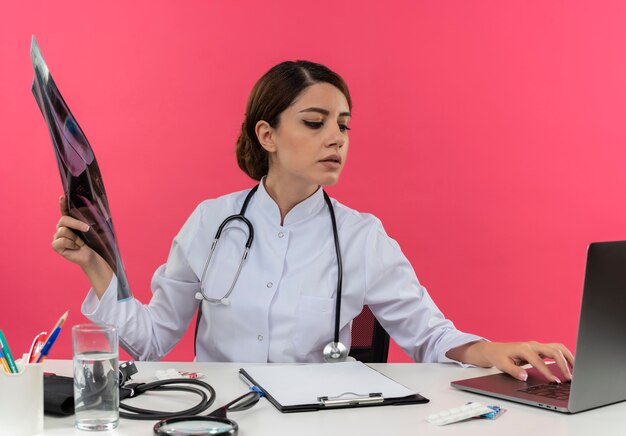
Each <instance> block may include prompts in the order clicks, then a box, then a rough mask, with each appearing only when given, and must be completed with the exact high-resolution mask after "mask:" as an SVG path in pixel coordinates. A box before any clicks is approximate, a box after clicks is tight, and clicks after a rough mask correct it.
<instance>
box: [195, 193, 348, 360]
mask: <svg viewBox="0 0 626 436" xmlns="http://www.w3.org/2000/svg"><path fill="white" fill-rule="evenodd" d="M258 188H259V185H256V186H255V187H254V188H252V189H251V190H250V192H249V193H248V195H247V196H246V198H245V200H244V202H243V206H241V210H240V211H239V213H238V214H235V215H231V216H229V217H228V218H226V219H225V220H224V221H223V222H222V224H220V226H219V227H218V229H217V232H216V233H215V238H213V243H212V244H211V251H210V252H209V255H208V257H207V259H206V262H205V263H204V269H203V270H202V277H201V278H200V292H197V293H196V298H197V299H198V300H204V301H207V302H209V303H212V304H224V305H228V304H230V300H229V299H228V297H230V294H231V293H232V292H233V289H234V288H235V284H236V283H237V279H238V278H239V274H240V273H241V269H242V267H243V264H244V262H245V261H246V258H247V257H248V252H249V251H250V247H251V246H252V241H253V240H254V226H253V225H252V223H251V222H250V220H248V218H246V217H245V213H246V209H247V208H248V203H249V202H250V199H251V198H252V196H253V195H254V193H255V192H256V191H257V189H258ZM323 194H324V201H325V202H326V205H327V206H328V212H329V213H330V221H331V223H332V226H333V237H334V240H335V252H336V253H337V299H336V302H335V332H334V337H333V341H332V342H330V343H329V344H328V345H326V347H324V351H323V355H324V360H325V361H326V362H342V361H344V360H346V357H347V356H348V350H347V348H346V346H345V345H343V344H342V343H341V342H339V323H340V314H341V284H342V281H343V268H342V261H341V250H340V249H339V235H338V234H337V222H336V220H335V209H334V208H333V205H332V203H331V201H330V198H329V197H328V195H327V194H326V192H323ZM232 221H242V222H243V223H244V224H245V225H246V226H247V227H248V239H247V241H246V244H245V250H244V252H243V256H242V257H241V261H240V262H239V267H238V268H237V272H236V273H235V278H234V279H233V281H232V283H231V285H230V288H229V289H228V291H226V293H225V294H224V296H223V297H222V298H209V297H208V296H207V295H206V293H205V291H204V278H205V277H206V272H207V269H208V268H209V264H210V263H211V259H212V258H213V253H214V252H215V248H216V246H217V243H218V241H219V239H220V237H221V236H222V231H223V230H224V228H225V227H226V225H227V224H228V223H230V222H232ZM201 317H202V304H200V307H199V309H198V318H197V321H196V333H195V338H194V344H195V342H196V340H197V336H198V326H199V325H200V318H201Z"/></svg>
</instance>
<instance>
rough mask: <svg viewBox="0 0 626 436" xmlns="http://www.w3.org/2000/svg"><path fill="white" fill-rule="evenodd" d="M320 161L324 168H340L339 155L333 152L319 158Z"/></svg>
mask: <svg viewBox="0 0 626 436" xmlns="http://www.w3.org/2000/svg"><path fill="white" fill-rule="evenodd" d="M320 163H321V164H322V165H324V166H325V167H326V168H331V169H337V168H341V157H340V156H339V155H336V154H333V155H331V156H326V157H325V158H324V159H322V160H320Z"/></svg>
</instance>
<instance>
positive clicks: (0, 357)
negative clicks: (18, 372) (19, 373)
mask: <svg viewBox="0 0 626 436" xmlns="http://www.w3.org/2000/svg"><path fill="white" fill-rule="evenodd" d="M0 364H2V369H4V372H6V373H7V374H11V368H9V365H8V364H7V361H6V359H5V358H4V354H2V351H0Z"/></svg>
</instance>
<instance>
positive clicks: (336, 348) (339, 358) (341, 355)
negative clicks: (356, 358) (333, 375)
mask: <svg viewBox="0 0 626 436" xmlns="http://www.w3.org/2000/svg"><path fill="white" fill-rule="evenodd" d="M323 354H324V361H325V362H326V363H336V362H343V361H345V360H346V357H348V349H347V348H346V346H345V345H343V344H342V343H341V342H330V343H329V344H328V345H326V346H325V347H324V351H323Z"/></svg>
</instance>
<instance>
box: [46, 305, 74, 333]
mask: <svg viewBox="0 0 626 436" xmlns="http://www.w3.org/2000/svg"><path fill="white" fill-rule="evenodd" d="M68 313H70V311H69V310H66V311H65V313H64V314H63V315H61V318H59V320H58V321H57V323H56V324H55V325H54V327H52V330H50V332H49V333H48V334H52V332H54V331H55V330H56V329H57V328H61V327H63V324H65V321H66V320H67V314H68Z"/></svg>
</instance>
